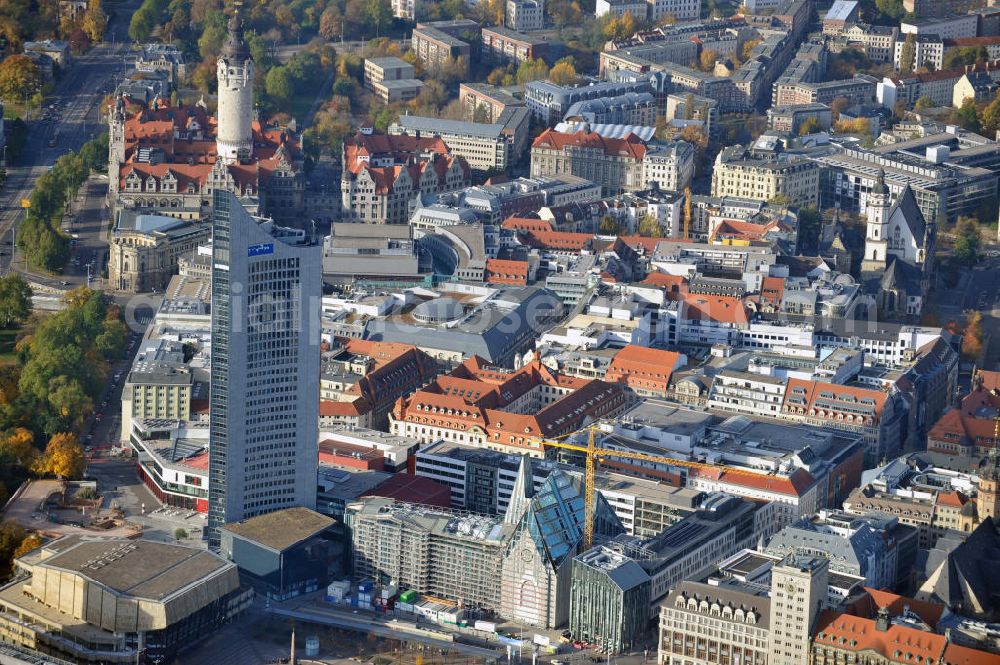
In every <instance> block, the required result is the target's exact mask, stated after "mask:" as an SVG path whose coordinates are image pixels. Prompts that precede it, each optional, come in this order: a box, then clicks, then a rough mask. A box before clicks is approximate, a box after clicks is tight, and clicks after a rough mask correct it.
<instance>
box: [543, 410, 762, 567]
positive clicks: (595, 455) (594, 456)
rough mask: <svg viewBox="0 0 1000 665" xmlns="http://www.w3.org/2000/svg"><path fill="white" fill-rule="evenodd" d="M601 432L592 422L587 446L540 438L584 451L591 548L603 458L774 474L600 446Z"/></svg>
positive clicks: (586, 524) (586, 537)
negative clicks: (596, 479) (599, 465)
mask: <svg viewBox="0 0 1000 665" xmlns="http://www.w3.org/2000/svg"><path fill="white" fill-rule="evenodd" d="M598 431H600V429H599V427H598V426H597V425H590V426H589V427H587V445H586V446H581V445H578V444H575V443H566V442H565V441H561V440H559V439H540V442H541V444H542V446H543V447H545V448H558V449H560V450H569V451H573V452H577V453H583V454H584V467H583V468H584V473H583V494H584V500H583V505H584V518H583V545H584V549H590V548H591V547H592V546H593V544H594V516H595V512H596V507H597V495H596V488H595V483H594V475H595V469H596V466H597V462H598V460H599V458H601V457H621V458H623V459H631V460H638V461H641V462H655V463H658V464H669V465H671V466H680V467H684V468H687V469H708V470H712V471H719V470H724V471H725V472H726V473H731V474H736V475H746V476H763V477H773V474H770V473H767V472H764V471H752V470H750V469H734V468H730V467H722V466H719V465H717V464H704V463H702V462H691V461H688V460H682V459H677V458H676V457H668V456H666V455H651V454H649V453H640V452H636V451H633V450H615V449H613V448H598V447H597V444H596V442H595V439H594V435H595V433H596V432H598ZM572 434H575V432H573V433H571V434H567V435H564V436H563V437H560V438H565V437H567V436H571V435H572Z"/></svg>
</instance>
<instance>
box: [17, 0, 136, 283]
mask: <svg viewBox="0 0 1000 665" xmlns="http://www.w3.org/2000/svg"><path fill="white" fill-rule="evenodd" d="M137 6H138V3H137V2H136V1H135V0H129V2H126V3H122V4H121V5H119V6H118V7H117V11H116V13H115V15H114V17H113V19H112V20H111V22H110V23H109V24H108V29H107V33H106V38H108V39H110V40H111V41H110V42H102V43H100V44H98V45H96V46H95V47H94V48H93V49H92V50H90V51H89V52H87V53H86V54H84V55H81V56H78V57H76V58H74V60H73V64H72V65H71V66H70V67H68V68H67V69H66V70H65V71H64V72H63V73H62V75H61V77H60V78H59V80H58V81H57V82H56V86H55V90H54V91H53V93H52V94H51V95H50V96H49V98H47V99H46V100H45V104H46V106H50V105H52V104H58V105H59V108H58V111H56V115H57V117H56V118H55V119H54V121H51V122H49V121H44V120H30V121H29V122H28V137H27V141H26V142H25V146H24V150H23V151H22V154H21V155H20V157H19V158H18V163H16V164H11V165H9V166H8V168H7V181H6V183H5V184H4V187H3V190H2V193H0V246H2V248H3V250H2V252H0V272H7V270H9V269H10V267H11V265H10V264H11V261H12V260H13V259H14V256H13V253H12V252H11V251H9V250H10V248H11V245H12V243H13V236H12V233H11V231H12V229H13V228H14V226H15V225H16V224H17V223H19V222H20V220H21V219H22V218H23V215H24V210H23V208H22V207H21V201H22V199H27V198H30V197H31V191H32V189H33V188H34V184H35V180H36V179H37V178H38V177H39V176H41V175H42V174H43V173H45V172H46V171H47V170H48V169H50V168H51V167H52V165H53V164H54V163H55V161H56V159H58V158H59V157H60V156H61V155H64V154H67V153H71V152H75V151H77V150H79V149H80V147H81V146H82V145H83V144H84V143H86V142H87V141H89V140H90V139H91V138H93V137H94V136H98V135H99V134H100V133H101V132H103V131H104V129H105V128H104V126H103V123H102V117H101V109H100V108H99V105H100V102H101V100H102V99H103V98H104V95H105V94H106V93H107V92H109V91H111V90H113V89H114V86H115V84H116V83H117V78H116V77H118V76H120V75H121V74H122V72H123V62H124V59H123V58H124V54H125V52H126V48H127V43H126V42H123V41H122V40H123V39H126V40H127V34H128V21H129V19H130V17H131V15H132V12H133V11H134V10H135V8H136V7H137ZM53 139H55V140H54V141H53ZM50 143H52V144H53V145H50ZM90 205H94V204H93V203H90ZM100 207H101V209H103V204H101V205H100ZM70 232H73V233H75V232H76V231H70ZM92 244H93V243H88V245H92ZM81 251H82V250H81ZM87 251H90V252H93V251H94V248H93V247H91V248H90V249H89V250H87ZM98 251H100V252H102V253H103V252H104V251H105V248H98ZM102 260H103V254H102V255H101V256H99V257H98V261H97V265H98V266H100V265H101V261H102ZM15 267H16V268H18V269H21V270H23V269H24V263H23V260H21V259H20V257H18V261H17V263H16V264H15ZM28 277H29V279H30V281H33V282H36V283H39V284H42V285H45V286H49V287H53V288H63V289H65V288H70V287H72V286H78V285H81V284H84V283H86V271H83V272H82V273H80V272H76V274H70V275H67V276H66V277H63V278H53V277H50V276H45V275H37V274H33V273H28ZM64 281H65V282H69V284H63V283H62V282H64Z"/></svg>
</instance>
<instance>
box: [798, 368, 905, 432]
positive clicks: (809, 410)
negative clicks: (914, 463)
mask: <svg viewBox="0 0 1000 665" xmlns="http://www.w3.org/2000/svg"><path fill="white" fill-rule="evenodd" d="M886 399H887V395H886V393H884V392H882V391H881V390H872V389H871V388H861V387H858V386H844V385H839V384H834V383H827V382H825V381H810V380H807V379H788V383H787V384H786V387H785V403H784V405H783V407H782V410H783V411H785V412H786V413H798V414H799V415H804V416H806V417H808V418H814V419H817V420H835V421H839V422H845V423H847V424H854V425H857V426H859V427H860V426H868V427H871V426H874V425H875V424H876V423H877V421H878V419H879V418H880V417H881V415H882V410H883V409H884V408H885V403H886ZM844 407H849V408H846V409H845V408H844ZM859 407H864V408H863V409H859ZM860 410H864V411H865V412H867V413H863V414H862V413H858V412H859V411H860Z"/></svg>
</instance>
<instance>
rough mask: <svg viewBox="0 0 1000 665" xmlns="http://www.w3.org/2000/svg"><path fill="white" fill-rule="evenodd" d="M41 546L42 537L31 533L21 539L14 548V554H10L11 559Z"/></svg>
mask: <svg viewBox="0 0 1000 665" xmlns="http://www.w3.org/2000/svg"><path fill="white" fill-rule="evenodd" d="M41 546H42V538H41V536H39V535H38V534H37V533H32V534H30V535H28V536H27V537H25V539H24V540H22V541H21V544H20V545H18V546H17V548H16V549H15V550H14V554H12V555H11V558H12V559H17V558H19V557H22V556H24V555H25V554H27V553H28V552H33V551H34V550H37V549H38V548H39V547H41Z"/></svg>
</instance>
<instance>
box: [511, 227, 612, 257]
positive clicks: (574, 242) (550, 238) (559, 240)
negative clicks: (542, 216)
mask: <svg viewBox="0 0 1000 665" xmlns="http://www.w3.org/2000/svg"><path fill="white" fill-rule="evenodd" d="M593 240H594V236H593V235H591V234H589V233H570V232H569V231H528V232H527V233H522V234H521V241H522V242H523V243H524V244H526V245H528V246H529V247H535V248H538V249H552V250H563V251H571V252H581V251H583V250H584V249H587V248H588V247H589V246H590V245H591V244H592V243H593Z"/></svg>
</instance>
